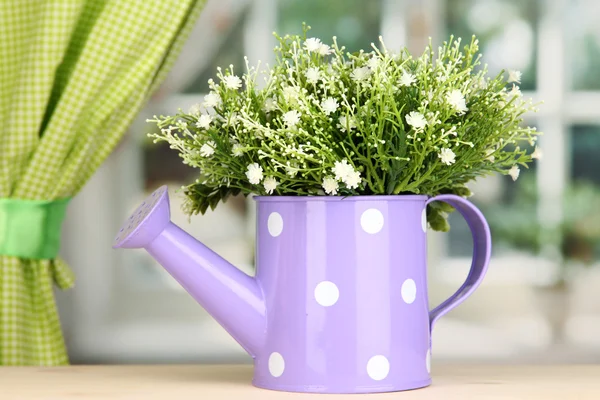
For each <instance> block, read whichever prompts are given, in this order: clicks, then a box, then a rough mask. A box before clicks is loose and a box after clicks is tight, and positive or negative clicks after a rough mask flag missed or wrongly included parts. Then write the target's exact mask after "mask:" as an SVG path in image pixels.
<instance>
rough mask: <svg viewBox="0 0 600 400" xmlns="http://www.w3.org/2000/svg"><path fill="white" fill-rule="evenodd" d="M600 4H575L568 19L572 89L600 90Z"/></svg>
mask: <svg viewBox="0 0 600 400" xmlns="http://www.w3.org/2000/svg"><path fill="white" fill-rule="evenodd" d="M598 15H600V2H598V1H597V0H575V1H573V2H572V5H571V9H570V12H569V18H568V23H567V27H568V31H567V32H568V35H569V36H568V37H569V46H567V49H568V51H569V52H570V55H569V57H568V58H567V59H568V60H570V64H571V65H570V69H571V73H572V86H573V89H576V90H597V89H600V72H599V71H600V24H598Z"/></svg>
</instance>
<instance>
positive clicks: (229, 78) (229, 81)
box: [223, 75, 242, 90]
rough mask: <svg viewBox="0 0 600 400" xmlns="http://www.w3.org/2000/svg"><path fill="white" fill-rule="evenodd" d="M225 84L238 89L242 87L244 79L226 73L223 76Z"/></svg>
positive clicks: (228, 87) (229, 87)
mask: <svg viewBox="0 0 600 400" xmlns="http://www.w3.org/2000/svg"><path fill="white" fill-rule="evenodd" d="M223 84H224V85H225V87H226V88H227V89H233V90H237V89H239V88H241V87H242V80H241V79H240V78H239V76H236V75H226V76H224V77H223Z"/></svg>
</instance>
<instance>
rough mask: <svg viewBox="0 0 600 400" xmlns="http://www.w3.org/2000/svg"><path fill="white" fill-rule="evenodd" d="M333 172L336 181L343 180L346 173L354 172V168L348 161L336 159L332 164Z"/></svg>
mask: <svg viewBox="0 0 600 400" xmlns="http://www.w3.org/2000/svg"><path fill="white" fill-rule="evenodd" d="M332 171H333V173H334V174H335V179H337V180H338V181H344V180H345V179H346V177H347V176H348V175H350V174H351V173H353V172H354V168H353V167H352V165H350V164H348V161H346V160H342V161H336V162H335V163H334V164H333V170H332Z"/></svg>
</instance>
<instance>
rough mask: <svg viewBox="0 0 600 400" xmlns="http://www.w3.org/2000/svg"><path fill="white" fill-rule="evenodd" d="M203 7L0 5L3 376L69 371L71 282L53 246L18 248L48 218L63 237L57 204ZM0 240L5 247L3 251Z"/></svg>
mask: <svg viewBox="0 0 600 400" xmlns="http://www.w3.org/2000/svg"><path fill="white" fill-rule="evenodd" d="M203 5H204V1H194V0H143V1H142V0H139V1H138V0H88V1H85V0H2V1H0V206H1V207H0V364H1V365H61V364H67V363H68V358H67V353H66V350H65V345H64V340H63V337H62V332H61V328H60V323H59V319H58V314H57V310H56V304H55V300H54V296H53V284H56V285H57V286H58V287H60V288H62V289H66V288H69V287H70V286H72V285H73V283H74V279H73V274H72V272H71V270H70V269H69V267H68V266H67V265H66V264H65V263H64V262H63V261H62V260H61V259H60V258H57V257H56V254H54V253H56V252H55V251H54V252H53V251H52V249H50V250H48V249H49V248H48V247H47V248H45V250H41V251H38V253H39V254H38V256H19V255H15V254H17V253H18V251H17V250H14V249H15V248H21V250H23V248H24V250H23V251H25V253H23V254H29V253H27V252H28V251H31V249H27V246H28V245H29V240H30V238H31V237H33V236H35V235H36V234H40V231H43V229H41V228H40V227H39V226H37V224H40V225H41V224H47V223H48V220H49V219H53V220H54V228H55V230H58V231H60V222H61V220H62V217H63V215H64V206H63V205H62V204H66V203H68V199H69V198H71V197H73V196H74V195H75V194H76V193H77V192H78V191H79V190H80V189H81V188H82V186H83V185H84V184H85V183H86V181H87V180H88V179H89V178H90V177H91V175H92V174H93V173H94V171H95V170H96V169H97V168H98V167H99V166H100V164H101V163H102V162H103V161H104V160H105V159H106V157H107V156H108V155H109V153H110V152H111V151H112V149H113V148H114V147H115V145H116V144H117V142H118V141H119V140H120V138H121V137H122V136H123V134H124V132H125V131H126V129H127V127H128V126H129V124H130V123H131V122H132V120H133V118H134V117H135V115H136V113H137V112H138V111H139V110H140V108H141V107H142V106H143V104H144V102H145V101H146V100H147V99H148V97H149V95H150V94H151V93H152V92H153V91H154V90H155V89H156V88H157V86H158V85H159V83H160V82H161V80H162V79H163V78H164V77H165V75H166V72H167V70H168V68H169V67H170V66H171V65H172V63H173V61H174V59H175V57H176V55H177V54H178V51H179V50H180V48H181V47H182V45H183V42H184V40H185V38H186V37H187V35H188V33H189V32H190V30H191V28H192V26H193V24H194V23H195V21H196V19H197V18H198V16H199V13H200V11H201V9H202V7H203ZM34 200H35V201H34ZM49 200H58V202H48V201H49ZM48 203H49V204H50V205H48ZM15 204H16V206H15ZM23 205H25V206H26V208H28V209H27V210H26V211H22V212H21V210H22V208H23V207H22V206H23ZM11 207H13V208H11ZM44 207H46V208H52V207H54V208H56V210H58V211H56V210H54V211H51V212H49V213H48V212H47V211H40V209H41V208H44ZM7 210H8V211H7ZM50 214H51V215H52V218H50V217H48V215H50ZM24 216H25V217H24ZM23 218H25V219H23ZM7 232H8V233H7ZM59 233H60V232H49V233H48V232H46V233H41V235H42V236H44V235H45V236H46V237H52V236H54V241H55V242H56V243H55V245H57V244H58V241H57V240H56V237H59ZM11 235H12V236H11ZM11 240H12V242H11ZM31 240H32V239H31ZM3 241H4V242H5V244H6V243H9V244H10V245H6V246H4V248H3V247H2V242H3ZM50 241H52V240H51V238H50ZM30 247H31V246H30ZM51 247H52V246H50V248H51ZM56 247H57V248H58V246H56ZM38 250H39V249H38ZM11 251H12V252H11ZM15 251H17V253H15ZM18 254H21V253H18Z"/></svg>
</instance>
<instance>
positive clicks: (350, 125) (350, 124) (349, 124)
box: [337, 115, 356, 132]
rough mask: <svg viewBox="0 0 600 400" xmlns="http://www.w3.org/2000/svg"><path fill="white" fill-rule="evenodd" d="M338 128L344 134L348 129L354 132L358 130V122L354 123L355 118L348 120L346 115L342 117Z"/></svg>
mask: <svg viewBox="0 0 600 400" xmlns="http://www.w3.org/2000/svg"><path fill="white" fill-rule="evenodd" d="M337 127H338V128H340V130H341V131H342V132H346V129H348V130H352V129H355V128H356V122H354V118H346V117H345V116H344V115H342V116H341V117H340V123H339V124H337Z"/></svg>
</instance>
